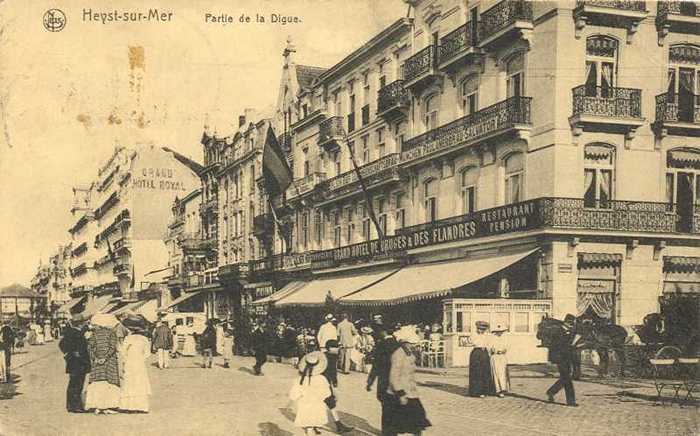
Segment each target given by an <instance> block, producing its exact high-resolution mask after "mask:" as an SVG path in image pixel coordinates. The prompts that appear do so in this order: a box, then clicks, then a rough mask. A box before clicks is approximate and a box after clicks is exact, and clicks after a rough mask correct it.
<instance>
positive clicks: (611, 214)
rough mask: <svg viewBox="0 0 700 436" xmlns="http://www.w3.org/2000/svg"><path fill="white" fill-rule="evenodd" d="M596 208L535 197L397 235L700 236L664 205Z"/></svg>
mask: <svg viewBox="0 0 700 436" xmlns="http://www.w3.org/2000/svg"><path fill="white" fill-rule="evenodd" d="M596 206H597V207H588V205H587V204H586V201H585V200H584V199H582V198H557V197H545V198H537V199H533V200H526V201H523V202H520V203H516V204H511V205H505V206H499V207H494V208H491V209H485V210H480V211H476V212H474V213H471V214H466V215H459V216H454V217H449V218H445V219H441V220H437V221H433V222H429V223H423V224H418V225H414V226H410V227H405V228H403V229H400V230H399V231H398V232H397V233H398V234H402V235H409V234H413V233H415V232H419V231H425V230H432V229H435V228H437V227H444V226H446V225H454V224H461V223H466V222H473V223H474V229H475V230H474V233H475V236H476V237H478V236H488V235H494V234H503V233H513V232H521V231H531V230H537V229H541V230H546V229H570V230H590V231H610V232H616V233H617V232H634V233H700V227H699V226H698V225H697V223H698V222H700V220H698V213H697V212H696V215H695V222H696V224H695V225H694V226H690V227H689V226H687V225H684V220H683V219H681V216H680V215H679V214H678V213H677V210H676V207H675V206H674V205H670V204H668V203H655V202H647V201H621V200H611V201H606V202H602V203H599V204H598V205H596ZM516 212H517V213H516ZM691 218H692V217H691ZM686 222H692V220H686Z"/></svg>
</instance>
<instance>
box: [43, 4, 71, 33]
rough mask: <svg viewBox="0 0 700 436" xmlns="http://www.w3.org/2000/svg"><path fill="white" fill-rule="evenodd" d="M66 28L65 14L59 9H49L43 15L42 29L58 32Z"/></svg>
mask: <svg viewBox="0 0 700 436" xmlns="http://www.w3.org/2000/svg"><path fill="white" fill-rule="evenodd" d="M64 27H66V14H64V13H63V11H62V10H60V9H49V10H48V11H46V12H45V13H44V28H45V29H46V30H48V31H49V32H60V31H61V30H63V28H64Z"/></svg>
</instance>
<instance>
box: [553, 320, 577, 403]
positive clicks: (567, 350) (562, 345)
mask: <svg viewBox="0 0 700 436" xmlns="http://www.w3.org/2000/svg"><path fill="white" fill-rule="evenodd" d="M575 322H576V317H574V316H573V315H571V314H568V315H566V317H564V324H563V331H562V334H561V336H560V337H559V338H558V340H557V342H556V343H555V344H553V345H552V346H551V347H550V348H549V361H550V362H552V363H555V364H556V365H557V368H558V369H559V378H558V379H557V381H556V382H554V384H553V385H552V386H551V387H550V388H549V389H547V399H548V400H549V402H550V403H553V402H554V396H555V395H556V394H557V393H558V392H559V391H560V390H561V389H562V388H564V393H565V394H566V405H567V406H572V407H576V406H578V404H576V392H575V391H574V382H573V381H572V379H571V372H572V370H573V366H574V361H575V357H574V354H575V352H576V346H575V342H576V339H577V338H576V334H575V331H574V324H575Z"/></svg>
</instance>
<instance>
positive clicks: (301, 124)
mask: <svg viewBox="0 0 700 436" xmlns="http://www.w3.org/2000/svg"><path fill="white" fill-rule="evenodd" d="M325 118H326V111H325V110H324V109H316V110H315V111H313V112H311V113H309V114H308V115H306V116H305V117H304V118H302V119H300V120H298V121H297V122H295V123H294V124H292V125H291V126H289V130H291V131H292V132H298V131H299V130H302V129H304V128H305V127H308V126H310V125H311V124H314V123H316V122H319V121H323V120H324V119H325ZM277 142H279V140H278V141H277ZM281 145H282V143H281V142H280V146H281ZM288 145H289V147H291V142H290V143H289V144H288ZM283 150H284V148H283Z"/></svg>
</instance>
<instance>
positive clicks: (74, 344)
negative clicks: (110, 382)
mask: <svg viewBox="0 0 700 436" xmlns="http://www.w3.org/2000/svg"><path fill="white" fill-rule="evenodd" d="M83 322H84V319H83V317H82V315H80V314H73V317H72V319H71V320H70V321H69V322H68V325H67V326H66V328H65V330H64V331H63V338H62V339H61V341H60V342H59V343H58V346H59V348H60V349H61V351H62V352H63V358H64V359H65V361H66V373H68V377H69V379H68V389H66V409H67V410H68V412H70V413H81V412H84V409H83V401H82V392H83V384H84V383H85V376H86V375H87V373H89V372H90V356H89V355H88V345H87V340H86V339H85V326H84V325H83Z"/></svg>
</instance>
